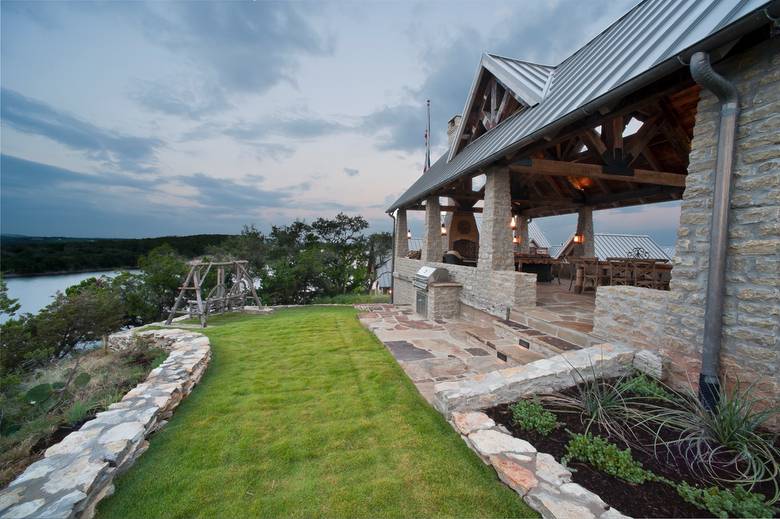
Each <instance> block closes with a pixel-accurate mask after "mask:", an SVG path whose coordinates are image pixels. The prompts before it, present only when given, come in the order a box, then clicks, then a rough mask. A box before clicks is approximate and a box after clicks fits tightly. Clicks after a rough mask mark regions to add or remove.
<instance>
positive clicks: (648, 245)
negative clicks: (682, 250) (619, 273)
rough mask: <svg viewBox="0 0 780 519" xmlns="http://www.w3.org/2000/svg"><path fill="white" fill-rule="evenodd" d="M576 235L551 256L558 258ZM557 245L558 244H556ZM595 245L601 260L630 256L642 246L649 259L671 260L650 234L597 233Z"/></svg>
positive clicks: (594, 239) (597, 255) (594, 240)
mask: <svg viewBox="0 0 780 519" xmlns="http://www.w3.org/2000/svg"><path fill="white" fill-rule="evenodd" d="M573 237H574V235H572V236H571V237H569V239H568V240H566V241H565V242H564V243H563V245H562V246H560V248H559V249H557V250H556V251H555V253H554V254H553V253H552V252H551V256H553V257H555V258H557V257H559V256H560V254H561V253H562V252H564V251H565V250H566V249H567V248H568V247H569V245H570V244H571V241H572V238H573ZM556 247H557V246H556ZM593 247H594V249H595V252H596V257H597V258H598V259H600V260H606V259H607V258H628V257H631V251H633V250H634V249H636V248H641V249H644V250H646V251H647V254H648V259H658V260H670V259H672V258H670V257H669V255H668V254H666V252H665V251H664V250H663V249H662V248H661V247H659V246H658V244H657V243H656V242H655V240H653V239H652V238H651V237H650V236H648V235H646V234H606V233H595V234H594V235H593Z"/></svg>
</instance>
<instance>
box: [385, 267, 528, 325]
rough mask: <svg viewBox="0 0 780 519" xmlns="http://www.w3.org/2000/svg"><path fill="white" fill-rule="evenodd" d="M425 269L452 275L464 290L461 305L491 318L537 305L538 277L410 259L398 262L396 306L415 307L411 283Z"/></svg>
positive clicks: (521, 273)
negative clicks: (508, 310)
mask: <svg viewBox="0 0 780 519" xmlns="http://www.w3.org/2000/svg"><path fill="white" fill-rule="evenodd" d="M423 265H428V266H431V267H440V268H443V269H446V270H447V271H448V272H449V273H450V280H451V281H453V282H455V283H458V284H460V285H462V287H463V288H462V289H461V290H460V303H462V304H464V305H468V306H470V307H472V308H476V309H477V310H482V311H485V312H487V313H489V314H491V315H494V316H497V317H505V316H506V310H507V308H519V307H521V306H534V305H535V304H536V274H528V273H525V272H515V271H514V270H483V269H480V268H475V267H466V266H463V265H450V264H447V263H436V262H431V261H426V262H423V261H420V260H413V259H408V258H396V259H395V272H394V273H393V276H394V277H395V283H394V290H395V293H394V294H393V301H394V302H395V304H404V305H407V304H408V305H414V304H415V289H414V287H413V286H412V279H413V277H414V274H415V273H416V272H417V271H418V270H419V269H420V267H422V266H423Z"/></svg>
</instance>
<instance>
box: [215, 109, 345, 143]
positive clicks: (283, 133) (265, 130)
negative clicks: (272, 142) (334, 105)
mask: <svg viewBox="0 0 780 519" xmlns="http://www.w3.org/2000/svg"><path fill="white" fill-rule="evenodd" d="M350 130H352V127H350V126H348V125H345V124H342V123H340V122H338V121H334V120H329V119H324V118H321V117H318V116H316V115H309V116H300V117H293V118H277V117H268V118H265V119H263V120H261V121H257V122H251V123H250V122H246V121H240V122H237V123H234V124H231V125H230V126H228V127H227V128H225V129H224V130H223V133H225V135H229V136H231V137H234V138H236V139H239V140H242V141H245V142H251V141H253V140H256V139H266V138H268V137H288V138H292V139H314V138H317V137H322V136H326V135H333V134H336V133H342V132H346V131H350Z"/></svg>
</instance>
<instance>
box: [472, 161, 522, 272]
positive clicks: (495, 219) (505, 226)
mask: <svg viewBox="0 0 780 519" xmlns="http://www.w3.org/2000/svg"><path fill="white" fill-rule="evenodd" d="M485 177H486V182H485V207H484V208H483V210H482V232H481V235H480V237H479V261H478V263H477V266H478V267H479V268H482V269H487V270H514V269H515V258H514V254H513V251H512V249H513V247H512V228H511V226H510V224H511V221H512V195H511V193H510V188H509V170H507V169H494V170H490V171H488V172H487V173H486V175H485Z"/></svg>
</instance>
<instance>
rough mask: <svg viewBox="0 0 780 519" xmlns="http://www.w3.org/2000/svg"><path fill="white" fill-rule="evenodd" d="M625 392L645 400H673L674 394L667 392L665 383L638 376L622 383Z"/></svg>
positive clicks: (642, 374) (645, 376)
mask: <svg viewBox="0 0 780 519" xmlns="http://www.w3.org/2000/svg"><path fill="white" fill-rule="evenodd" d="M622 385H623V388H622V389H623V390H624V391H626V392H628V393H633V394H635V395H637V396H641V397H644V398H667V399H668V398H671V397H672V396H673V393H672V392H670V391H667V390H666V388H665V387H664V385H663V383H661V382H659V381H658V380H656V379H654V378H652V377H649V376H647V375H645V374H644V373H641V374H638V375H636V376H634V377H631V378H628V379H624V380H623V381H622Z"/></svg>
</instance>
